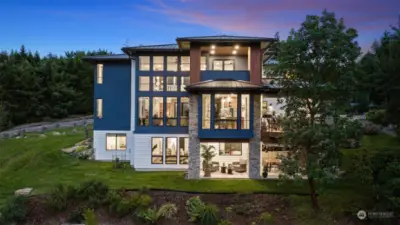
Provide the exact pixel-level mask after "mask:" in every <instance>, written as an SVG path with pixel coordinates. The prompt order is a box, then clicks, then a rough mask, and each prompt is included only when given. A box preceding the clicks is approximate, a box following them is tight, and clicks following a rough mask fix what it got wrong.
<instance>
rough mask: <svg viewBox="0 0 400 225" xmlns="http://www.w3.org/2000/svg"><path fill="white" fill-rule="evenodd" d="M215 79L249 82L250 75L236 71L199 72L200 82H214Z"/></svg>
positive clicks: (244, 71)
mask: <svg viewBox="0 0 400 225" xmlns="http://www.w3.org/2000/svg"><path fill="white" fill-rule="evenodd" d="M216 79H234V80H244V81H250V73H249V71H247V70H239V71H238V70H236V71H212V70H207V71H201V72H200V80H201V81H206V80H216Z"/></svg>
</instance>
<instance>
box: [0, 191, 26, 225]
mask: <svg viewBox="0 0 400 225" xmlns="http://www.w3.org/2000/svg"><path fill="white" fill-rule="evenodd" d="M25 203H26V197H24V196H13V197H11V198H8V199H7V200H6V202H5V204H4V205H3V207H1V208H0V215H1V216H0V224H4V225H8V224H13V223H19V222H23V221H25V219H26V216H27V213H28V211H27V208H26V204H25Z"/></svg>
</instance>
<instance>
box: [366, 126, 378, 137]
mask: <svg viewBox="0 0 400 225" xmlns="http://www.w3.org/2000/svg"><path fill="white" fill-rule="evenodd" d="M379 130H380V128H379V126H378V125H376V124H365V125H364V134H365V135H375V134H378V133H379Z"/></svg>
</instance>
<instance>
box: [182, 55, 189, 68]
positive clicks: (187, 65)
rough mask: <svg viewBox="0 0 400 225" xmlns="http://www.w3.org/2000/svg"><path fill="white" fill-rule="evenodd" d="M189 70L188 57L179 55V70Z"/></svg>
mask: <svg viewBox="0 0 400 225" xmlns="http://www.w3.org/2000/svg"><path fill="white" fill-rule="evenodd" d="M189 70H190V57H189V56H182V57H181V71H189Z"/></svg>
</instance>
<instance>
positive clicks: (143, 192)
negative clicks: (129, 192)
mask: <svg viewBox="0 0 400 225" xmlns="http://www.w3.org/2000/svg"><path fill="white" fill-rule="evenodd" d="M138 192H139V194H141V195H147V194H149V188H148V187H147V186H143V187H141V188H139V190H138Z"/></svg>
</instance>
